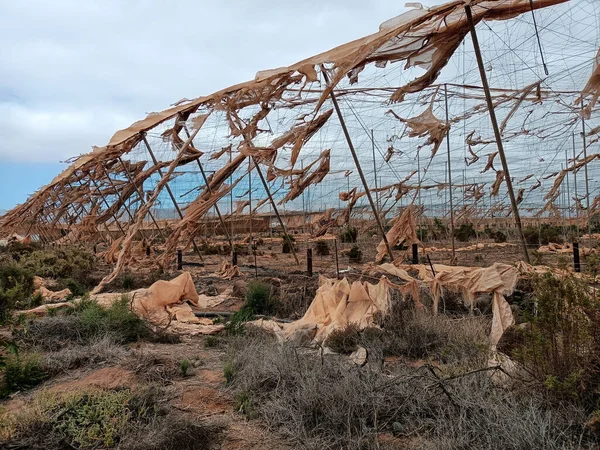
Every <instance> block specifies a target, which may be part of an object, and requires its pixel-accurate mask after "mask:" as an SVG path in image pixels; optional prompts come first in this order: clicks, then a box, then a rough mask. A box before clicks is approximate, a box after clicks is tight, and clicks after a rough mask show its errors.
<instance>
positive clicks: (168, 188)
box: [140, 133, 203, 261]
mask: <svg viewBox="0 0 600 450" xmlns="http://www.w3.org/2000/svg"><path fill="white" fill-rule="evenodd" d="M140 135H141V136H142V140H143V141H144V144H145V145H146V148H147V149H148V153H149V154H150V157H151V158H152V162H153V163H154V165H155V166H158V160H157V159H156V156H154V152H153V151H152V148H151V147H150V144H149V143H148V139H146V133H140ZM192 139H193V138H192ZM188 142H191V140H190V138H188ZM188 145H189V144H188ZM183 150H185V149H184V148H181V149H180V152H181V151H183ZM157 172H158V174H159V175H160V176H161V177H162V176H163V173H162V170H160V169H157ZM165 187H166V188H167V193H168V194H169V197H171V201H172V202H173V206H175V210H176V211H177V214H178V215H179V218H180V219H183V213H182V212H181V209H180V208H179V204H178V203H177V200H175V195H173V191H172V190H171V187H170V186H169V182H168V181H167V182H166V183H165ZM192 245H193V246H194V251H195V252H196V254H197V255H198V257H199V258H200V261H203V258H202V255H201V254H200V249H199V248H198V246H197V245H196V241H194V238H192Z"/></svg>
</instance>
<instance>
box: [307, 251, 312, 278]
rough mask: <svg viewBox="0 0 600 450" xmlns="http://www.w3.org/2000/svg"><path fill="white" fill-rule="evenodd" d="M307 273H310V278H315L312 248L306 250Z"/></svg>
mask: <svg viewBox="0 0 600 450" xmlns="http://www.w3.org/2000/svg"><path fill="white" fill-rule="evenodd" d="M306 272H308V276H309V277H312V276H313V253H312V248H307V249H306Z"/></svg>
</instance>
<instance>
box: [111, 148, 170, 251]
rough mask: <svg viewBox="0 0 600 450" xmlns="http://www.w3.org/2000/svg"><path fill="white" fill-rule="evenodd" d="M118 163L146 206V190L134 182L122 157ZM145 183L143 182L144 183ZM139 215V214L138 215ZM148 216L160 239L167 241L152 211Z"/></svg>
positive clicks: (118, 158) (118, 157)
mask: <svg viewBox="0 0 600 450" xmlns="http://www.w3.org/2000/svg"><path fill="white" fill-rule="evenodd" d="M117 161H119V163H120V164H121V167H123V173H124V174H125V176H126V177H127V179H128V180H129V182H130V183H131V185H132V186H133V188H134V189H135V191H136V192H137V194H138V197H139V199H140V203H141V204H142V205H145V204H146V201H145V200H144V190H143V189H140V188H139V187H138V186H137V185H136V184H135V182H134V180H133V178H131V174H130V173H129V170H128V169H127V167H126V166H125V164H124V163H123V160H122V159H121V157H120V156H117ZM142 183H143V182H142ZM136 214H137V213H136ZM148 215H149V216H150V219H152V222H153V223H154V226H155V227H156V230H157V231H158V234H160V237H161V238H162V239H163V240H166V237H165V235H164V234H163V232H162V230H161V229H160V227H159V226H158V223H157V222H156V219H155V218H154V216H153V215H152V213H151V212H150V210H148Z"/></svg>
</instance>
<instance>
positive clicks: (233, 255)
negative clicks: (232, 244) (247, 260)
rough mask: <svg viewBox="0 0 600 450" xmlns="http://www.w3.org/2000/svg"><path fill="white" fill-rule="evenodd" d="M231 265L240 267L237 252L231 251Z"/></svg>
mask: <svg viewBox="0 0 600 450" xmlns="http://www.w3.org/2000/svg"><path fill="white" fill-rule="evenodd" d="M231 265H232V266H237V265H238V252H236V251H235V250H232V251H231Z"/></svg>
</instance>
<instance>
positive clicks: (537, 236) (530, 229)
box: [523, 223, 563, 245]
mask: <svg viewBox="0 0 600 450" xmlns="http://www.w3.org/2000/svg"><path fill="white" fill-rule="evenodd" d="M523 235H524V236H525V241H526V242H527V243H528V244H529V245H548V244H549V243H550V242H553V243H555V244H562V243H563V237H562V229H561V227H559V226H556V225H550V224H547V223H544V224H541V225H540V226H539V227H535V226H532V225H528V226H526V227H525V228H524V229H523Z"/></svg>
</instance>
